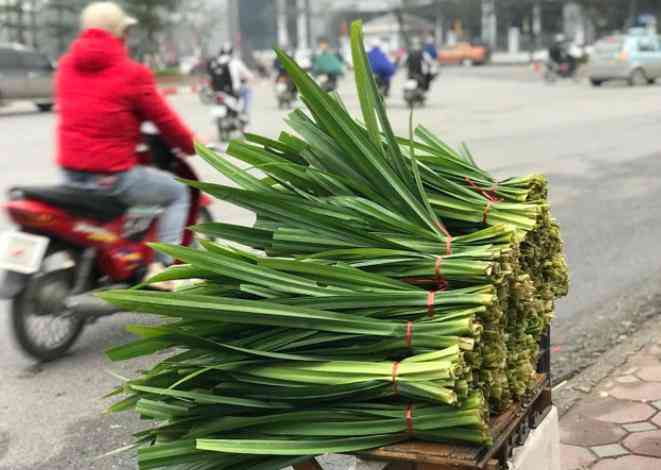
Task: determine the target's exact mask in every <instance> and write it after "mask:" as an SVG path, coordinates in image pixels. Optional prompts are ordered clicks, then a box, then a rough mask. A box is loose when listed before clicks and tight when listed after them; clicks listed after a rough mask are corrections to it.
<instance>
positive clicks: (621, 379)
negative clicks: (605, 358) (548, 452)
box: [560, 331, 661, 470]
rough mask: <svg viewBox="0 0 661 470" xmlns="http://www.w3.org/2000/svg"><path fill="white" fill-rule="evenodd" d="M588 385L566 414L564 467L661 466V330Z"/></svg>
mask: <svg viewBox="0 0 661 470" xmlns="http://www.w3.org/2000/svg"><path fill="white" fill-rule="evenodd" d="M648 333H649V331H648ZM652 338H653V339H652ZM586 391H589V393H588V394H586V395H585V397H584V398H582V399H581V400H580V401H579V402H578V403H577V404H576V405H575V406H574V407H573V408H572V409H571V410H570V411H569V412H567V414H565V415H564V416H563V417H562V419H561V420H560V440H561V443H562V444H561V452H560V453H561V458H562V469H563V470H575V469H580V470H583V469H590V470H659V469H661V335H652V336H651V339H649V341H647V344H646V345H645V346H644V347H643V348H642V349H641V350H640V351H638V352H636V353H634V354H633V355H631V356H629V357H628V359H627V361H626V362H625V363H624V364H623V365H621V366H619V367H617V368H616V369H615V370H613V371H612V372H611V373H610V374H609V375H608V376H607V377H606V378H605V379H603V380H602V381H601V382H599V383H598V384H597V385H596V386H595V387H594V388H592V390H591V391H590V390H589V389H587V390H586Z"/></svg>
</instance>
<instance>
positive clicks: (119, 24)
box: [80, 2, 137, 37]
mask: <svg viewBox="0 0 661 470" xmlns="http://www.w3.org/2000/svg"><path fill="white" fill-rule="evenodd" d="M136 23H137V21H136V19H135V18H132V17H130V16H128V15H127V14H126V13H125V12H124V10H122V8H121V7H120V6H119V5H117V4H116V3H115V2H94V3H92V4H90V5H88V6H87V7H86V8H85V9H84V10H83V12H82V14H81V15H80V26H81V28H82V29H83V30H85V29H90V28H94V29H102V30H104V31H108V32H109V33H110V34H112V35H113V36H115V37H122V35H123V34H124V31H126V28H128V27H129V26H131V25H134V24H136Z"/></svg>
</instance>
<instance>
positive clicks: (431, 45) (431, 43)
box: [423, 34, 438, 60]
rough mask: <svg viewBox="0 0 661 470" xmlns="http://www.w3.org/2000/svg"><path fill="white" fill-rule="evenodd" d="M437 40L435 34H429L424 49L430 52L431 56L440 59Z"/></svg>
mask: <svg viewBox="0 0 661 470" xmlns="http://www.w3.org/2000/svg"><path fill="white" fill-rule="evenodd" d="M435 42H436V40H435V39H434V35H433V34H429V35H427V38H426V39H425V47H424V48H423V50H424V51H425V52H426V53H427V54H429V57H431V58H432V59H434V60H438V50H436V44H435Z"/></svg>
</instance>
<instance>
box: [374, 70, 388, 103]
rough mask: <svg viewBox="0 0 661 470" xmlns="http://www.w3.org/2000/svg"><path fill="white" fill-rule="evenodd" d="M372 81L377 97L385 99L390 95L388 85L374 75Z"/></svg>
mask: <svg viewBox="0 0 661 470" xmlns="http://www.w3.org/2000/svg"><path fill="white" fill-rule="evenodd" d="M374 81H375V82H376V90H377V91H378V92H379V95H381V96H382V97H383V98H387V97H388V95H389V93H390V85H389V83H388V82H387V81H386V80H384V79H383V78H382V77H379V76H378V75H374Z"/></svg>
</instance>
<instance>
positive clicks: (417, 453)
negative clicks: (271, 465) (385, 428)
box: [294, 373, 551, 470]
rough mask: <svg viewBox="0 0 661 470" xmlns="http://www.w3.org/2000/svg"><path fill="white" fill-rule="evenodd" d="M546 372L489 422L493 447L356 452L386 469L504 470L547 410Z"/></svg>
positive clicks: (313, 467)
mask: <svg viewBox="0 0 661 470" xmlns="http://www.w3.org/2000/svg"><path fill="white" fill-rule="evenodd" d="M549 379H550V377H549V375H548V374H547V373H541V374H539V375H538V379H537V385H536V387H535V388H534V389H533V392H532V393H530V394H529V395H528V396H527V397H526V399H525V400H523V401H522V402H520V403H516V404H514V405H512V406H511V407H510V408H508V409H507V410H506V411H505V412H504V413H502V414H500V415H498V416H496V417H494V418H492V419H491V426H490V427H491V434H492V436H493V442H494V444H493V446H491V447H477V446H470V445H461V444H436V443H430V442H419V441H410V442H404V443H401V444H395V445H391V446H387V447H382V448H380V449H375V450H371V451H367V452H361V453H357V454H356V455H358V456H360V457H361V458H363V459H366V460H377V461H385V462H389V465H388V466H387V467H386V468H387V469H388V470H497V469H499V468H505V467H504V466H505V463H506V462H507V460H508V459H509V458H510V457H511V455H512V450H513V449H514V447H517V446H519V445H523V444H524V443H525V441H526V438H527V437H528V434H529V432H530V430H531V429H534V428H536V427H537V425H538V424H539V423H541V422H542V420H543V419H544V418H545V417H546V415H547V414H548V412H549V411H550V409H551V385H550V380H549ZM294 469H295V470H321V469H322V467H321V466H320V465H319V463H318V462H317V461H316V460H315V459H311V460H310V461H307V462H304V463H301V464H297V465H294Z"/></svg>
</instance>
